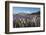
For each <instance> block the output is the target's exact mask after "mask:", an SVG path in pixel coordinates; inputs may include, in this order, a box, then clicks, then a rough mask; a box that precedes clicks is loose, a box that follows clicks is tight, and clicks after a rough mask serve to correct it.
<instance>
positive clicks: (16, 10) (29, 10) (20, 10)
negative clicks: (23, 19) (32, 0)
mask: <svg viewBox="0 0 46 35" xmlns="http://www.w3.org/2000/svg"><path fill="white" fill-rule="evenodd" d="M38 11H40V8H33V7H13V14H18V13H28V14H31V13H35V12H38Z"/></svg>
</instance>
